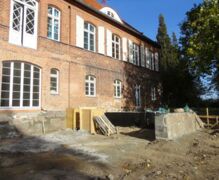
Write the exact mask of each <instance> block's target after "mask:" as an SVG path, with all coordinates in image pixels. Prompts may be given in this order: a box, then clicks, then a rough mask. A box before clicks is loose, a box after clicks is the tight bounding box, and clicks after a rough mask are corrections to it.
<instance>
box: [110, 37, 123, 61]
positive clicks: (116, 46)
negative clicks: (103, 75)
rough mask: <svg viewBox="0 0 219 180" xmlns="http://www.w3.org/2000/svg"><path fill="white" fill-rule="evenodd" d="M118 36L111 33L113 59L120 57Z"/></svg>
mask: <svg viewBox="0 0 219 180" xmlns="http://www.w3.org/2000/svg"><path fill="white" fill-rule="evenodd" d="M120 42H121V40H120V37H119V36H117V35H115V34H113V35H112V57H113V58H115V59H120V49H121V47H120Z"/></svg>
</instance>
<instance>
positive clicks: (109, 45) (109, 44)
mask: <svg viewBox="0 0 219 180" xmlns="http://www.w3.org/2000/svg"><path fill="white" fill-rule="evenodd" d="M106 47H107V56H110V57H112V32H111V31H110V30H109V29H107V30H106Z"/></svg>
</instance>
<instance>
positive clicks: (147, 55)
mask: <svg viewBox="0 0 219 180" xmlns="http://www.w3.org/2000/svg"><path fill="white" fill-rule="evenodd" d="M145 56H146V68H148V69H150V68H151V52H150V51H149V49H148V48H146V50H145Z"/></svg>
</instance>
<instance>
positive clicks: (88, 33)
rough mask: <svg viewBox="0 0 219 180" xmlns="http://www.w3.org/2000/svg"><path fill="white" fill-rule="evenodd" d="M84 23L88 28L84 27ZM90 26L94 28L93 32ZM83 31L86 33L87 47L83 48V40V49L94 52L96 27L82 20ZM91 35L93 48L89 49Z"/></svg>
mask: <svg viewBox="0 0 219 180" xmlns="http://www.w3.org/2000/svg"><path fill="white" fill-rule="evenodd" d="M85 24H87V26H88V29H85ZM91 27H92V28H93V29H94V31H93V32H92V31H91V30H90V29H91ZM83 32H84V33H85V32H86V33H87V40H88V42H87V46H88V47H87V48H85V41H84V49H86V50H88V51H92V52H96V27H95V26H94V25H93V24H91V23H89V22H84V31H83ZM91 35H93V37H94V40H93V41H94V44H93V47H94V49H93V50H92V49H91ZM83 37H84V36H83Z"/></svg>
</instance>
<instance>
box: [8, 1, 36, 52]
mask: <svg viewBox="0 0 219 180" xmlns="http://www.w3.org/2000/svg"><path fill="white" fill-rule="evenodd" d="M26 1H27V0H25V1H23V0H11V6H10V9H11V10H10V30H9V43H12V44H15V45H19V46H24V47H28V48H33V49H37V34H38V1H37V0H31V1H33V3H35V4H34V5H30V4H28V2H26ZM15 4H18V5H19V6H20V7H21V13H20V23H19V26H20V27H19V30H15V29H14V28H13V22H14V18H13V17H14V5H15ZM28 10H31V11H33V12H34V19H33V22H34V25H33V33H29V32H27V31H26V28H27V27H28V23H27V20H29V19H28V18H27V12H28Z"/></svg>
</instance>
